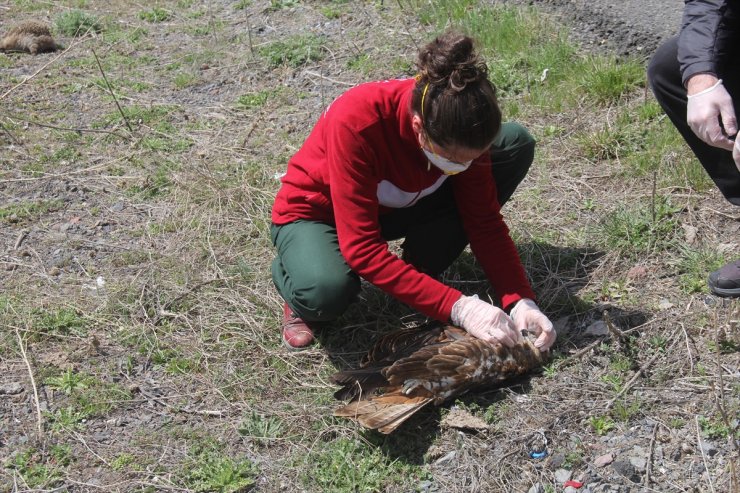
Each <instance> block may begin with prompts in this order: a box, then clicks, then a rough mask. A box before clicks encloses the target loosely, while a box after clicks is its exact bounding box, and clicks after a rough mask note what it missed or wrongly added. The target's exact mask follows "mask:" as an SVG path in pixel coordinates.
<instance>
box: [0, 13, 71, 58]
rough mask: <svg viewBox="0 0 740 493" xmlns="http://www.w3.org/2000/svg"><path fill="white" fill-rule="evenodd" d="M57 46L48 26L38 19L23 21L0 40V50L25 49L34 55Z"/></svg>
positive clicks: (54, 49) (53, 49) (54, 48)
mask: <svg viewBox="0 0 740 493" xmlns="http://www.w3.org/2000/svg"><path fill="white" fill-rule="evenodd" d="M58 48H59V46H58V45H57V44H56V43H55V42H54V38H52V37H51V31H50V30H49V26H47V25H46V24H44V23H43V22H39V21H23V22H21V23H20V24H18V25H16V26H14V27H13V28H12V29H11V30H10V31H9V32H8V34H7V35H5V37H4V38H3V39H2V40H0V51H25V52H28V53H31V54H32V55H35V54H37V53H44V52H47V51H56V50H57V49H58Z"/></svg>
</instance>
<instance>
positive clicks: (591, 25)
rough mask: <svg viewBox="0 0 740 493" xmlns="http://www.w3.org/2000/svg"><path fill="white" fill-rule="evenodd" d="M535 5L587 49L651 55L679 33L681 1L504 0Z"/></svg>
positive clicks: (622, 53)
mask: <svg viewBox="0 0 740 493" xmlns="http://www.w3.org/2000/svg"><path fill="white" fill-rule="evenodd" d="M504 2H505V3H514V4H527V5H535V6H537V7H538V8H542V9H544V10H546V11H548V12H551V13H553V14H554V15H556V16H557V17H558V18H559V19H560V20H561V22H563V23H565V24H567V25H568V26H569V27H570V37H571V38H572V39H573V40H575V41H577V42H578V43H579V44H580V45H581V46H583V47H584V48H585V49H589V50H598V51H603V52H611V53H616V54H618V55H622V56H624V55H632V56H641V55H644V56H649V55H650V54H651V53H652V52H653V51H655V48H656V47H657V46H658V45H659V44H660V42H661V41H662V40H665V39H666V38H669V37H671V36H673V35H675V34H677V33H678V29H679V27H680V25H681V12H682V11H683V1H682V0H656V1H653V2H643V1H640V0H623V1H621V2H610V1H608V0H504Z"/></svg>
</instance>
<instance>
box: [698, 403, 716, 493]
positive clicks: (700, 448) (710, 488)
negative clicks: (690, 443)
mask: <svg viewBox="0 0 740 493" xmlns="http://www.w3.org/2000/svg"><path fill="white" fill-rule="evenodd" d="M694 423H696V445H697V446H698V447H699V451H700V452H701V459H702V460H703V461H704V470H706V471H707V481H708V482H709V490H710V491H711V492H712V493H714V485H713V484H712V475H711V474H710V473H709V464H707V455H706V454H705V453H704V449H703V448H702V447H701V429H700V427H699V416H694Z"/></svg>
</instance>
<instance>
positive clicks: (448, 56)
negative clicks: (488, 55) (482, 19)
mask: <svg viewBox="0 0 740 493" xmlns="http://www.w3.org/2000/svg"><path fill="white" fill-rule="evenodd" d="M416 65H417V68H418V69H419V75H420V76H421V80H420V81H421V82H424V83H427V82H428V83H430V84H433V85H435V86H441V87H443V88H449V89H451V90H453V91H456V92H459V91H462V90H463V89H465V87H467V85H468V84H470V83H472V82H477V81H479V80H481V79H485V78H487V77H488V68H487V66H486V64H485V63H484V62H482V61H480V59H479V58H478V54H477V53H476V51H475V46H474V44H473V39H472V38H470V37H469V36H465V35H463V34H459V33H456V32H454V31H448V32H446V33H445V34H443V35H441V36H438V37H437V38H435V39H434V40H433V41H432V42H431V43H429V44H427V45H426V46H425V47H423V48H422V49H421V50H420V51H419V57H418V60H417V62H416Z"/></svg>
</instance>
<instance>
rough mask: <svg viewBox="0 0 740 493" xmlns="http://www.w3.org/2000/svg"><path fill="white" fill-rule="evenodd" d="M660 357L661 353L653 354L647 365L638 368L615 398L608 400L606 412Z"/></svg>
mask: <svg viewBox="0 0 740 493" xmlns="http://www.w3.org/2000/svg"><path fill="white" fill-rule="evenodd" d="M660 356H663V354H662V353H660V352H657V353H655V354H654V355H653V357H652V358H650V359H649V360H648V362H647V363H645V364H644V365H642V366H641V367H640V368H638V370H637V371H636V372H635V374H634V375H632V378H630V381H629V382H627V383H626V384H625V385H624V387H622V389H621V390H620V391H619V392H618V393H617V395H615V396H614V397H613V398H612V399H611V400H610V401H609V402H608V403H607V405H606V409H607V410H609V409H611V408H612V406H613V405H614V403H615V402H617V400H618V399H619V398H620V397H622V396H623V395H624V394H625V393H626V392H627V391H628V390H629V389H631V388H632V387H633V386H634V385H635V382H636V381H637V379H638V378H640V376H641V375H642V374H643V373H645V370H647V369H648V368H650V366H652V364H653V363H654V362H655V360H656V359H658V357H660Z"/></svg>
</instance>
